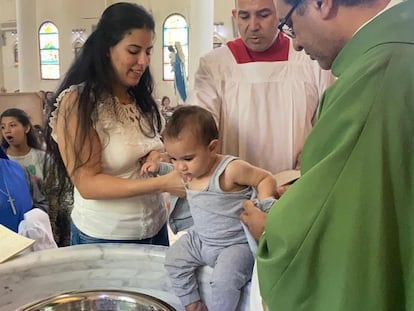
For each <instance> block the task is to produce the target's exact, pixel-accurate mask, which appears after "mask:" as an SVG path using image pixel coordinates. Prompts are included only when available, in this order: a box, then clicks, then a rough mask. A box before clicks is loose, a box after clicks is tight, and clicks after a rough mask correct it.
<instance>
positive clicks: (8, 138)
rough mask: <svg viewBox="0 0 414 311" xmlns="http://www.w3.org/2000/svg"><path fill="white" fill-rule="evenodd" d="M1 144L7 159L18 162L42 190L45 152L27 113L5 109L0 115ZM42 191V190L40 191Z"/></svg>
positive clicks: (14, 109)
mask: <svg viewBox="0 0 414 311" xmlns="http://www.w3.org/2000/svg"><path fill="white" fill-rule="evenodd" d="M0 123H1V134H2V140H1V144H2V146H3V147H4V149H6V152H7V156H8V157H9V159H11V160H14V161H17V162H19V163H20V164H21V165H23V166H24V167H25V168H26V169H27V170H28V172H29V174H30V177H31V178H32V179H33V180H34V181H35V182H36V183H37V184H38V186H39V189H40V190H41V191H42V181H43V166H44V161H45V156H46V153H45V151H44V150H42V146H41V143H40V140H39V137H38V135H37V131H36V130H35V128H34V126H33V125H32V123H31V122H30V117H29V116H28V114H27V113H26V112H25V111H23V110H21V109H17V108H11V109H7V110H5V111H4V112H3V113H2V114H1V116H0ZM42 192H43V191H42Z"/></svg>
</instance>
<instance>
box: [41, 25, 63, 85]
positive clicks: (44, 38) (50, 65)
mask: <svg viewBox="0 0 414 311" xmlns="http://www.w3.org/2000/svg"><path fill="white" fill-rule="evenodd" d="M39 50H40V78H41V79H44V80H58V79H60V66H59V64H60V59H59V32H58V29H57V27H56V26H55V24H53V23H52V22H44V23H43V24H42V25H40V28H39Z"/></svg>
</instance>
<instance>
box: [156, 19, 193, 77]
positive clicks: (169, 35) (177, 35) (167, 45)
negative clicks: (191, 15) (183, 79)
mask: <svg viewBox="0 0 414 311" xmlns="http://www.w3.org/2000/svg"><path fill="white" fill-rule="evenodd" d="M162 41H163V57H162V59H163V79H164V80H174V69H173V65H172V64H173V63H174V57H175V55H174V54H175V53H177V49H176V47H175V46H176V42H179V45H180V46H181V49H182V53H183V54H184V55H183V56H184V68H185V71H186V76H188V23H187V21H186V20H185V18H184V16H182V15H180V14H172V15H170V16H168V17H167V18H166V19H165V21H164V25H163V40H162Z"/></svg>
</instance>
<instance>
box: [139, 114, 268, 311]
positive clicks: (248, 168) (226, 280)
mask: <svg viewBox="0 0 414 311" xmlns="http://www.w3.org/2000/svg"><path fill="white" fill-rule="evenodd" d="M163 139H164V144H165V149H166V151H167V154H168V155H169V156H170V158H171V160H172V163H173V164H174V168H175V169H176V170H177V171H179V172H180V174H181V176H182V179H183V181H184V183H185V187H186V193H187V199H188V203H189V206H190V211H191V215H192V217H193V220H194V225H193V226H192V227H191V228H190V229H189V230H188V233H187V234H185V235H183V236H181V237H180V238H179V239H178V240H177V241H176V242H175V243H174V244H173V245H171V246H170V248H169V250H168V251H167V254H166V262H165V267H166V269H167V271H168V274H169V277H170V279H171V282H172V286H173V289H174V291H175V293H176V295H177V296H178V297H179V298H180V300H181V303H182V304H183V305H184V306H185V309H186V310H187V311H190V310H207V306H206V304H205V302H202V301H201V299H200V294H199V292H198V285H197V279H196V270H197V268H198V267H201V266H204V265H209V266H211V267H212V268H213V269H214V272H213V277H212V281H211V286H212V302H211V305H209V306H208V310H209V311H223V310H226V311H232V310H235V309H236V308H237V305H238V303H239V300H240V291H241V289H242V287H243V286H244V285H245V284H246V283H247V282H248V281H249V280H250V278H251V274H252V269H253V263H254V256H253V253H252V252H251V250H250V248H249V245H248V243H247V238H246V235H245V233H244V231H243V228H242V225H241V222H240V214H241V212H242V210H243V202H244V201H245V200H249V199H251V198H252V195H253V193H254V190H256V191H257V195H258V199H259V200H261V201H262V202H263V203H264V202H268V204H269V206H270V205H271V204H272V203H273V202H274V200H275V199H274V195H276V181H275V179H274V178H273V177H272V175H271V174H270V173H269V172H267V171H265V170H263V169H260V168H258V167H255V166H252V165H250V164H249V163H247V162H245V161H243V160H240V159H238V158H236V157H233V156H228V155H222V154H218V153H217V146H218V129H217V126H216V123H215V121H214V118H213V116H212V115H211V113H210V112H208V111H207V110H205V109H203V108H200V107H198V106H185V107H181V108H179V109H177V110H176V111H175V112H174V114H173V116H172V117H171V119H170V121H169V122H168V123H167V125H166V128H165V131H164V133H163ZM169 170H171V165H169V164H167V163H163V162H158V163H157V162H147V163H144V165H143V167H142V171H141V173H142V174H161V175H162V174H164V173H166V172H168V171H169Z"/></svg>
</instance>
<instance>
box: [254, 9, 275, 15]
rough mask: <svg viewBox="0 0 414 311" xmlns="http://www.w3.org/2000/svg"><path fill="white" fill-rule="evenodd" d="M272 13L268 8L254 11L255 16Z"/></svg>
mask: <svg viewBox="0 0 414 311" xmlns="http://www.w3.org/2000/svg"><path fill="white" fill-rule="evenodd" d="M272 12H273V11H272V10H271V9H269V8H264V9H261V10H258V11H256V14H263V13H272Z"/></svg>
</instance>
